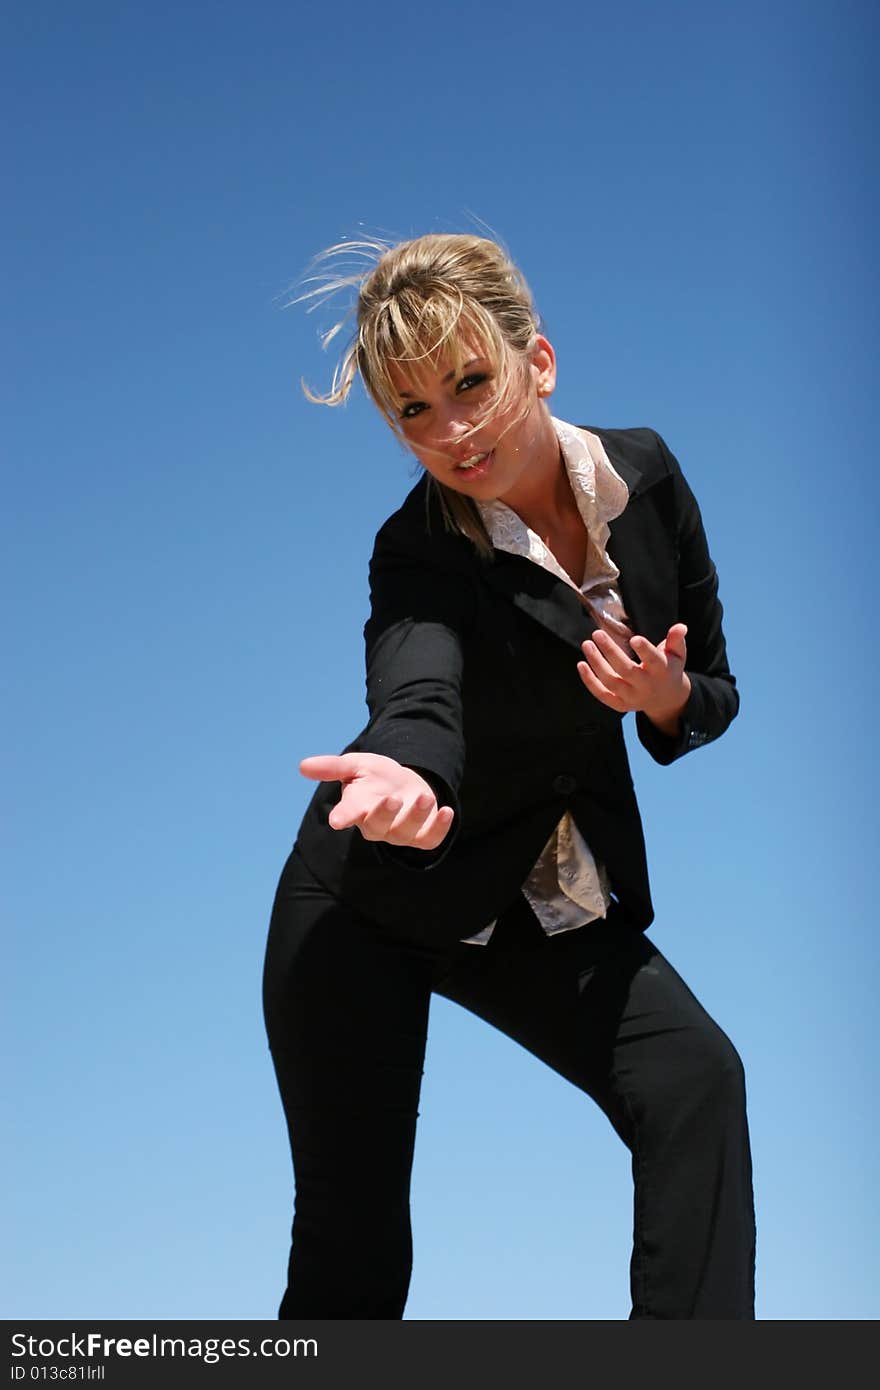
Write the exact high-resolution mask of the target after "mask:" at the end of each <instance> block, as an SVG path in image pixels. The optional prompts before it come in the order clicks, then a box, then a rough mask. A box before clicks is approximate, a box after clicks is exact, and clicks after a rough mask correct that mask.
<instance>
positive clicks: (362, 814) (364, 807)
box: [327, 783, 401, 840]
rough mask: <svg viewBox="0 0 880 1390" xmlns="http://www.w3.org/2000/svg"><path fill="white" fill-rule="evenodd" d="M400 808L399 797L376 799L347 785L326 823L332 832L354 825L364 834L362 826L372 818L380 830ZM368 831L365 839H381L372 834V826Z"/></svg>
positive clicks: (372, 794) (371, 825)
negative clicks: (374, 818)
mask: <svg viewBox="0 0 880 1390" xmlns="http://www.w3.org/2000/svg"><path fill="white" fill-rule="evenodd" d="M386 803H390V804H386ZM400 806H401V802H400V797H391V796H380V797H377V796H376V794H375V792H371V793H364V792H360V791H358V790H357V789H356V787H355V786H354V785H353V784H351V783H349V785H348V786H347V787H346V788H345V791H344V792H343V793H342V797H341V799H340V800H339V801H338V802H337V803H336V805H335V806H334V807H333V810H332V811H331V812H330V815H329V816H328V817H327V821H328V824H329V825H330V827H331V829H333V830H348V829H349V827H350V826H352V825H356V826H357V827H358V829H359V830H360V831H361V833H362V834H364V830H363V827H364V825H365V824H366V823H367V822H368V821H370V820H371V818H372V817H374V816H375V817H376V820H375V822H374V824H375V826H376V827H377V828H379V829H382V828H383V822H384V823H385V824H387V825H390V824H391V822H392V821H393V820H394V817H395V816H396V815H397V812H398V811H399V810H400ZM368 830H369V832H370V833H367V834H364V838H365V839H367V840H372V839H379V838H381V837H380V836H378V835H374V834H373V833H372V831H373V824H370V825H369V826H368Z"/></svg>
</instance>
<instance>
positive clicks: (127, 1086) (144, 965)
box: [0, 0, 880, 1319]
mask: <svg viewBox="0 0 880 1390" xmlns="http://www.w3.org/2000/svg"><path fill="white" fill-rule="evenodd" d="M4 28H5V35H6V43H5V45H4V49H5V57H4V59H3V64H4V67H5V72H4V75H3V82H2V91H3V97H2V102H3V104H4V107H5V112H4V115H5V120H4V128H5V130H6V131H7V132H8V133H9V135H10V136H11V138H10V139H8V140H7V141H6V147H5V159H6V169H7V173H6V186H7V189H8V190H9V192H10V194H11V198H10V199H9V201H8V206H7V211H6V213H5V216H4V225H3V228H2V230H0V236H2V242H3V246H2V251H3V263H4V269H5V270H6V272H7V274H6V275H5V276H4V282H5V283H4V287H3V290H2V294H3V301H4V304H3V308H4V319H5V321H6V324H7V325H8V330H9V331H8V334H7V337H6V344H5V346H4V349H3V353H4V363H3V373H2V379H3V383H4V384H3V387H2V390H3V397H4V399H3V402H2V413H3V419H4V429H3V435H4V455H5V464H6V482H5V493H6V497H7V501H8V503H9V505H8V506H7V507H6V508H5V509H4V511H5V519H4V522H3V528H4V534H3V542H2V554H3V565H4V567H5V570H6V575H5V582H4V594H5V605H4V606H5V610H6V632H7V648H8V650H9V652H10V653H11V657H12V659H11V661H10V662H9V663H8V667H7V672H8V674H7V680H6V715H5V719H4V726H5V730H6V733H7V735H8V737H7V739H6V753H5V782H6V785H7V787H8V792H9V816H8V826H7V834H6V846H7V851H6V853H7V859H6V865H5V868H4V873H3V878H4V884H5V889H6V894H5V896H6V902H7V908H6V916H7V921H8V928H7V931H8V943H9V944H8V952H9V956H10V959H11V963H12V967H13V968H12V970H10V971H9V972H7V987H6V989H7V1004H6V1009H5V1018H6V1024H5V1026H6V1029H7V1038H6V1043H5V1046H6V1055H7V1058H9V1059H10V1062H11V1066H10V1068H9V1070H10V1075H9V1080H8V1094H9V1096H10V1099H11V1104H10V1106H9V1114H10V1117H11V1121H12V1136H11V1139H10V1140H9V1142H7V1144H6V1145H5V1146H4V1154H5V1157H4V1166H5V1169H6V1172H5V1180H4V1184H3V1185H4V1190H5V1192H6V1194H7V1199H8V1202H9V1205H10V1210H9V1212H8V1214H7V1215H6V1218H5V1219H6V1228H7V1231H9V1232H10V1233H11V1235H10V1236H9V1237H8V1238H7V1240H8V1246H9V1248H10V1250H11V1253H12V1258H10V1259H9V1260H8V1262H7V1276H6V1277H7V1279H8V1288H6V1290H5V1291H4V1294H3V1303H4V1309H5V1316H6V1317H29V1318H82V1317H85V1316H89V1317H92V1318H96V1317H103V1318H107V1319H109V1318H119V1319H122V1318H143V1319H162V1318H178V1319H179V1318H211V1319H236V1318H257V1317H273V1316H274V1313H275V1310H276V1308H277V1303H278V1299H279V1297H280V1294H281V1291H282V1287H283V1279H284V1269H285V1263H286V1258H287V1242H288V1232H289V1222H290V1217H291V1205H292V1176H291V1170H290V1159H289V1153H288V1149H287V1140H286V1132H285V1128H284V1123H283V1116H282V1112H281V1106H280V1102H279V1100H278V1097H277V1093H276V1089H275V1079H274V1075H273V1073H272V1069H271V1065H270V1061H269V1056H268V1051H267V1048H266V1043H265V1038H264V1034H263V1024H262V1017H261V1012H260V997H259V984H260V972H261V968H262V952H263V945H264V939H265V931H266V927H267V924H268V916H269V910H270V907H271V902H272V896H273V893H274V889H275V884H276V881H277V878H278V874H279V872H280V869H281V866H282V864H283V862H284V859H285V858H286V855H287V853H288V850H289V848H290V845H291V844H292V841H293V839H294V836H295V834H296V829H297V826H298V823H299V819H300V817H301V815H302V812H303V810H304V807H305V805H306V802H307V800H308V797H309V794H310V791H311V786H310V784H307V783H306V782H305V781H304V780H303V779H302V778H300V776H299V775H298V772H297V763H298V760H299V759H300V757H302V756H304V755H305V754H308V753H317V752H327V751H334V750H337V749H339V748H341V747H342V746H343V745H344V744H345V743H347V742H348V740H349V739H350V738H351V737H352V736H353V735H354V733H356V732H357V730H358V729H359V728H360V727H361V726H362V724H363V722H364V719H365V707H364V701H363V673H362V650H361V631H362V626H363V622H364V619H365V617H366V564H367V560H368V557H369V553H370V549H371V544H372V539H373V535H374V533H375V531H376V529H377V527H378V526H379V524H380V523H381V521H382V520H383V519H384V517H385V516H386V515H387V514H388V513H389V512H391V511H392V510H393V509H394V508H395V507H396V506H397V505H398V503H399V502H400V500H401V499H402V498H403V496H404V495H405V493H406V491H407V490H408V488H409V487H410V486H411V484H412V482H413V481H414V476H415V475H414V473H413V470H412V467H411V464H410V461H409V460H408V459H407V457H406V455H405V454H404V453H403V451H402V450H401V448H400V447H399V446H398V445H397V444H396V443H395V442H394V440H393V439H392V438H391V436H390V435H389V434H388V432H387V430H386V428H385V426H384V425H383V424H382V422H381V420H380V419H379V418H378V416H377V415H376V414H375V412H374V411H373V410H372V408H371V407H370V406H369V405H368V403H367V402H366V401H365V399H364V398H363V395H362V393H360V392H357V393H356V394H355V397H353V398H352V400H351V401H350V402H349V404H348V405H347V406H346V407H345V408H344V409H342V410H337V411H329V410H326V409H323V408H321V407H317V406H313V405H310V404H309V403H308V402H307V401H306V400H305V399H304V397H303V396H302V394H301V392H300V389H299V385H298V382H299V378H300V377H301V376H303V375H304V376H306V377H307V378H308V379H309V380H310V381H311V382H312V383H313V384H314V385H317V386H323V385H325V384H326V383H327V382H328V381H329V377H330V374H331V371H332V358H330V357H328V356H326V355H323V354H322V353H321V350H320V348H319V344H318V336H317V335H318V329H319V328H320V327H322V326H324V327H326V325H327V322H328V318H327V316H326V315H325V316H324V319H323V320H322V319H321V315H320V314H313V315H307V314H305V313H304V311H303V310H302V308H291V309H285V308H284V307H283V306H284V304H285V301H286V298H287V288H288V286H289V285H290V283H291V282H292V281H293V280H294V279H295V278H296V277H297V276H299V275H300V274H301V273H302V272H303V270H304V269H305V267H306V265H307V264H308V262H309V259H310V257H311V256H312V255H313V254H314V253H315V252H316V251H318V250H319V249H320V248H321V247H323V246H326V245H328V244H329V243H331V242H334V241H336V240H338V239H340V238H342V237H347V236H358V235H362V234H365V233H366V234H379V235H385V236H388V237H392V238H400V237H405V236H409V235H413V234H418V233H421V232H425V231H435V230H440V231H470V230H474V229H476V230H480V229H481V228H489V229H491V230H492V231H493V232H494V233H496V234H497V235H498V236H499V237H501V238H502V239H503V240H504V241H505V242H506V244H507V245H508V247H509V248H510V250H511V252H512V254H513V255H514V257H515V258H516V259H517V260H518V261H519V263H520V264H521V265H522V267H523V269H524V270H525V272H526V275H527V276H528V278H529V280H530V283H531V285H532V288H533V290H534V293H535V296H536V299H537V302H538V304H539V306H540V308H541V310H542V313H543V317H544V321H545V324H546V331H547V333H548V335H549V336H550V338H551V339H552V341H553V342H554V344H555V346H556V349H557V352H558V355H559V362H560V375H559V385H558V388H557V393H556V396H555V397H554V401H553V409H554V412H555V413H556V414H558V415H560V416H562V417H563V418H566V419H570V420H574V421H578V422H581V423H587V424H594V425H599V426H602V425H605V426H615V427H626V426H636V425H650V426H651V427H653V428H655V429H657V430H659V431H660V433H661V434H662V435H663V436H664V437H665V439H666V440H667V442H668V443H669V445H670V447H671V448H672V449H673V450H674V452H675V453H676V455H677V456H678V458H679V460H680V462H681V464H682V467H683V468H684V470H685V473H686V475H687V476H688V478H689V480H690V482H691V484H692V486H693V488H694V490H695V492H696V494H697V496H698V498H699V500H700V502H701V505H702V509H703V515H704V520H705V523H706V527H707V531H708V534H709V538H710V544H711V547H712V551H713V555H714V558H715V560H716V563H717V565H718V569H719V572H720V576H721V595H722V599H723V601H724V604H725V611H726V620H725V628H726V632H727V638H728V647H729V652H730V657H731V664H732V666H733V669H734V671H735V673H736V675H737V678H738V682H739V685H740V688H741V692H742V701H743V702H742V712H741V715H740V717H739V719H738V720H737V721H736V723H735V724H734V726H733V727H732V728H731V730H730V732H729V734H728V735H727V736H726V737H725V738H724V739H723V740H722V741H721V742H720V743H718V744H715V745H712V746H710V747H708V748H706V749H703V750H701V751H700V752H698V753H697V754H695V755H693V756H691V757H688V758H686V759H685V760H684V761H683V762H681V763H679V764H678V765H676V766H674V767H672V768H667V769H664V768H660V767H657V766H655V765H654V764H653V763H652V762H651V760H650V759H649V758H648V757H647V755H646V754H645V753H644V752H643V751H642V750H641V749H640V748H639V746H638V744H637V743H636V741H635V740H634V738H633V737H632V731H631V730H630V736H629V742H630V746H631V748H632V762H633V771H634V776H635V780H636V785H637V787H638V788H639V792H640V798H641V804H642V809H643V815H644V820H645V828H646V835H647V840H648V849H649V858H650V864H651V872H652V882H653V889H654V899H655V906H656V910H657V917H656V921H655V923H654V925H653V927H652V928H651V931H650V935H651V937H652V939H653V940H654V942H655V943H656V944H657V945H658V947H659V948H660V949H661V950H662V951H663V952H664V954H665V955H666V956H667V957H668V958H669V959H670V960H671V961H672V963H673V965H675V967H676V969H677V970H679V972H680V973H681V974H682V975H683V976H684V978H685V979H686V980H687V982H688V984H689V985H690V986H691V988H692V989H693V990H694V992H695V993H696V994H697V996H698V997H699V998H700V1000H701V1002H702V1003H703V1004H704V1005H705V1007H706V1008H707V1009H708V1010H709V1012H710V1013H711V1014H712V1015H713V1017H714V1018H715V1019H716V1020H717V1021H718V1022H719V1023H720V1024H721V1026H722V1027H723V1028H724V1029H725V1031H726V1032H727V1033H728V1034H729V1035H730V1036H731V1038H732V1039H733V1040H734V1042H735V1043H736V1045H737V1047H738V1049H739V1051H740V1054H741V1055H742V1057H743V1059H744V1062H745V1065H746V1071H747V1080H748V1095H749V1116H750V1123H751V1131H752V1145H753V1159H754V1165H755V1191H756V1202H757V1214H758V1316H759V1317H761V1318H765V1319H767V1318H769V1319H854V1318H855V1319H866V1318H875V1317H877V1316H878V1312H880V1308H878V1302H877V1294H876V1289H877V1286H878V1275H880V1270H878V1267H877V1255H876V1251H877V1244H878V1242H877V1230H876V1215H875V1212H876V1204H875V1202H874V1190H875V1181H874V1180H875V1179H876V1172H875V1171H874V1169H875V1154H876V1151H877V1139H878V1136H877V1132H876V1119H875V1115H876V1106H875V1105H874V1103H873V1101H872V1096H874V1095H876V1061H877V1049H876V1043H875V1026H874V995H873V990H874V986H875V981H876V978H877V963H878V962H877V948H876V937H875V933H874V931H873V925H874V923H873V912H872V903H873V898H874V896H875V894H874V893H873V891H872V890H873V874H874V863H875V859H876V843H877V835H876V819H875V816H874V802H875V788H876V773H877V767H876V763H877V758H876V742H875V739H874V736H873V722H872V718H871V716H872V714H873V708H872V706H873V700H874V696H875V691H876V684H877V674H876V672H877V662H876V655H875V644H874V640H873V637H872V630H871V629H870V627H869V626H868V621H867V619H868V614H867V603H866V598H867V595H868V594H869V592H870V591H871V590H872V588H873V587H874V585H875V582H876V581H875V574H874V562H875V549H876V546H875V536H876V527H875V518H876V509H877V483H876V469H875V466H874V462H873V457H872V455H873V452H874V448H875V447H876V446H875V442H874V439H873V436H869V425H870V420H871V419H873V418H874V416H875V401H876V388H877V382H876V376H875V372H874V366H873V364H874V360H875V359H876V343H875V341H873V335H872V333H871V327H872V324H873V322H874V321H875V319H876V306H877V272H876V252H875V247H876V244H877V197H876V179H875V168H874V165H873V160H872V152H871V141H870V133H871V126H872V122H873V123H874V125H876V109H875V105H874V100H873V88H874V86H875V83H874V80H873V79H874V71H875V68H876V56H877V45H876V39H877V23H876V10H875V9H874V7H871V6H869V5H867V4H857V3H852V0H849V2H847V0H844V3H840V2H839V0H838V3H835V4H831V3H813V2H812V0H804V3H791V2H790V0H782V2H781V3H770V4H768V3H766V0H763V3H756V2H755V0H742V2H741V3H738V4H736V5H734V4H710V5H707V4H704V3H691V2H690V0H685V2H683V0H670V3H664V4H663V5H660V4H650V3H646V2H645V0H641V2H640V3H635V2H634V0H632V2H630V3H621V4H619V5H617V6H615V7H609V6H607V5H595V4H592V3H586V4H580V5H577V6H576V5H574V4H570V5H569V4H552V3H551V4H545V5H541V6H537V5H534V6H528V7H526V6H522V7H521V6H517V5H512V6H511V5H504V6H502V5H499V4H494V3H489V4H484V5H482V6H479V7H471V6H467V5H460V4H456V3H453V4H449V5H446V6H443V7H442V8H440V7H431V8H430V9H429V10H428V9H426V10H422V9H419V8H416V7H413V6H406V5H402V4H400V3H399V0H392V2H391V3H390V4H387V5H385V6H383V7H382V8H381V10H375V9H365V8H364V7H362V6H356V5H353V4H351V3H350V0H338V3H337V4H336V5H334V6H333V7H331V8H326V7H324V8H321V7H308V8H306V9H305V10H303V9H302V8H301V7H298V6H294V5H289V4H287V5H285V4H280V3H264V4H256V5H248V6H246V5H244V4H242V3H239V2H238V0H236V3H213V4H210V5H209V4H207V3H178V4H175V5H170V4H166V3H157V4H155V5H151V6H149V7H148V6H143V5H133V4H128V3H113V4H110V3H88V0H86V3H84V4H82V5H78V6H70V5H64V4H60V3H55V4H50V3H43V0H33V3H31V4H28V5H27V6H25V5H18V6H14V7H12V9H10V10H8V11H7V14H6V17H5V25H4ZM869 255H870V259H869ZM872 845H874V847H875V848H874V850H872V849H871V846H872ZM708 898H711V899H713V900H714V901H715V903H716V907H715V909H714V910H713V911H712V913H711V914H709V915H707V914H706V913H705V912H704V911H703V910H702V908H701V904H702V903H704V902H705V901H706V900H707V899H708ZM419 1124H420V1128H419V1136H418V1144H417V1153H416V1163H415V1169H414V1178H413V1222H414V1233H415V1245H416V1258H415V1269H414V1275H413V1281H412V1286H411V1293H410V1300H409V1304H408V1307H407V1312H406V1316H407V1318H428V1319H434V1318H438V1319H456V1318H480V1319H493V1318H499V1319H507V1318H523V1319H549V1318H563V1319H578V1318H584V1319H605V1318H607V1319H618V1318H625V1317H626V1316H627V1314H628V1311H629V1290H628V1260H629V1252H630V1236H631V1229H632V1217H631V1178H630V1171H629V1155H628V1153H627V1152H626V1150H625V1148H624V1147H623V1145H622V1144H621V1142H620V1140H619V1139H618V1138H617V1137H616V1135H615V1134H614V1133H613V1131H612V1130H611V1128H610V1126H609V1125H608V1123H607V1121H606V1120H605V1118H604V1116H603V1115H602V1114H601V1113H600V1112H599V1111H598V1110H597V1109H596V1108H595V1107H594V1106H593V1105H592V1103H591V1102H590V1101H589V1100H587V1099H586V1098H585V1097H583V1096H582V1095H581V1094H580V1093H579V1092H577V1091H575V1090H574V1089H573V1088H572V1087H570V1086H569V1085H568V1084H567V1083H565V1082H564V1081H563V1080H562V1079H561V1078H559V1077H558V1076H556V1075H555V1074H554V1073H551V1072H550V1071H549V1070H547V1069H545V1068H543V1067H542V1065H541V1064H540V1063H539V1062H537V1061H536V1060H535V1059H534V1058H532V1057H531V1056H529V1055H528V1054H527V1053H525V1052H523V1051H521V1050H519V1049H518V1048H517V1047H516V1046H515V1045H514V1044H513V1043H511V1042H510V1041H509V1040H507V1039H506V1038H504V1037H502V1036H501V1035H500V1034H498V1033H495V1032H494V1031H493V1030H491V1029H490V1028H488V1027H487V1026H486V1025H485V1024H483V1023H481V1022H479V1021H478V1020H476V1019H474V1018H472V1017H471V1016H470V1015H468V1014H466V1013H465V1012H463V1011H462V1010H459V1009H457V1008H456V1007H455V1006H453V1005H452V1004H450V1003H448V1001H445V1000H442V999H435V1001H434V1003H433V1005H432V1016H431V1033H430V1038H429V1047H428V1056H427V1060H426V1065H425V1077H424V1083H423V1092H422V1103H421V1118H420V1122H419Z"/></svg>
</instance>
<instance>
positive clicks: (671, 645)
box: [663, 623, 687, 661]
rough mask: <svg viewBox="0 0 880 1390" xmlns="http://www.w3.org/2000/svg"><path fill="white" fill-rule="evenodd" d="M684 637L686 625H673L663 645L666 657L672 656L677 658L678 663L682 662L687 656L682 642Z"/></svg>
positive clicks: (685, 646)
mask: <svg viewBox="0 0 880 1390" xmlns="http://www.w3.org/2000/svg"><path fill="white" fill-rule="evenodd" d="M686 636H687V623H673V624H672V627H671V628H670V629H669V631H668V632H667V634H666V640H665V641H664V643H663V645H664V647H665V650H666V655H667V656H674V657H677V658H678V660H679V661H684V659H685V657H686V656H687V644H686V643H685V640H684V639H685V637H686Z"/></svg>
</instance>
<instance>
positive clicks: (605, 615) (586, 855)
mask: <svg viewBox="0 0 880 1390" xmlns="http://www.w3.org/2000/svg"><path fill="white" fill-rule="evenodd" d="M551 418H552V419H553V427H554V429H555V430H556V434H557V437H558V439H559V446H560V449H561V452H562V459H563V462H564V464H565V470H566V472H567V474H568V480H569V482H570V483H571V489H572V492H573V493H574V496H575V500H576V502H577V505H578V511H579V512H580V514H581V516H582V517H583V521H584V525H585V527H586V528H587V538H588V540H587V558H586V563H585V565H584V577H583V582H582V583H581V585H580V588H578V586H577V585H576V584H575V583H574V581H573V580H572V579H571V577H570V575H568V574H567V573H566V571H565V570H564V569H563V568H562V566H561V565H560V564H559V561H558V560H557V559H556V556H555V555H554V554H553V553H552V552H551V551H550V550H548V548H547V546H546V545H545V544H544V542H543V541H542V540H541V538H540V536H537V535H536V534H535V532H534V531H532V530H530V528H529V527H528V526H527V525H526V524H525V522H524V521H522V520H521V518H520V517H519V516H518V515H517V513H516V512H515V511H513V510H512V509H511V508H510V507H508V506H506V505H505V503H504V502H499V501H495V502H479V501H478V502H477V506H478V507H479V509H480V515H481V516H482V518H483V522H484V524H485V526H486V530H487V531H488V533H489V537H490V539H491V541H492V544H493V546H494V547H495V548H496V549H497V550H507V551H510V553H511V554H513V555H523V556H525V557H526V558H527V559H529V560H533V561H534V562H535V564H537V565H541V566H542V567H543V568H544V569H546V570H549V571H550V573H551V574H555V575H557V576H558V578H560V579H562V580H564V581H565V583H566V584H569V585H570V586H571V588H573V589H574V590H575V592H576V593H577V594H578V595H579V596H580V598H581V600H582V602H583V603H584V604H585V605H586V607H587V608H589V610H590V613H591V615H592V617H593V620H594V621H595V622H596V623H597V625H601V626H602V627H603V628H604V629H605V631H606V632H608V633H609V634H610V636H612V637H613V638H614V639H615V641H616V642H618V643H619V644H620V646H621V647H622V648H623V650H624V651H625V652H626V653H627V655H628V656H632V655H633V652H632V651H631V649H630V646H629V639H630V637H631V636H632V631H631V630H630V628H629V625H628V619H627V615H626V612H625V611H624V607H623V603H622V601H621V598H620V594H619V593H618V591H617V589H616V588H615V580H616V579H617V578H618V576H619V574H620V571H619V570H618V568H617V566H616V565H615V564H614V562H613V560H611V559H610V557H609V556H608V554H607V552H606V550H605V546H606V545H607V543H608V536H609V534H610V532H609V527H608V522H609V521H613V519H614V518H615V517H616V516H619V515H620V513H621V512H622V511H623V509H624V507H625V506H626V504H627V501H628V498H629V493H628V491H627V486H626V483H625V482H624V481H623V479H622V478H621V477H620V475H619V474H618V473H616V472H615V470H614V468H613V467H612V465H611V463H610V461H609V459H608V455H607V454H606V453H605V449H604V447H603V445H602V441H601V440H600V439H599V438H598V436H597V435H595V434H591V433H590V431H589V430H582V429H577V428H576V427H575V426H574V425H569V424H566V422H565V421H564V420H557V419H556V418H555V417H551ZM522 891H523V893H524V894H525V896H526V898H527V899H528V901H529V903H530V905H531V907H532V909H533V911H534V913H535V916H536V917H537V918H538V921H539V922H540V923H541V926H542V927H543V928H544V931H545V932H546V933H547V935H548V936H552V935H553V934H554V933H555V932H563V931H571V930H573V928H575V927H581V926H583V925H584V924H585V923H586V922H592V921H594V920H595V919H596V918H597V917H604V916H605V914H606V912H607V911H608V904H609V903H610V901H611V895H610V890H609V883H608V875H607V874H606V872H605V868H604V866H603V865H602V864H597V863H596V860H595V859H594V857H593V854H592V852H591V850H590V847H589V845H588V844H587V843H586V841H585V840H584V838H583V836H582V835H581V833H580V831H579V830H578V828H577V826H576V825H575V823H574V821H573V819H572V817H571V815H570V814H569V812H568V811H566V812H565V813H564V815H563V817H562V819H561V820H560V822H559V824H558V825H557V827H556V829H555V830H554V832H553V834H552V835H551V836H550V839H549V840H548V841H547V844H546V845H545V846H544V848H543V850H542V851H541V854H540V856H539V858H538V862H537V863H536V864H535V867H534V868H533V869H532V872H531V873H530V874H529V876H528V878H527V879H526V881H525V883H524V884H523V888H522ZM496 921H497V918H496ZM494 928H495V922H494V921H493V922H490V923H489V925H488V926H487V927H484V928H483V929H482V931H479V932H477V934H476V935H475V936H468V937H462V940H463V941H466V942H467V943H468V944H469V945H474V946H484V945H485V944H486V942H487V941H488V940H489V938H490V936H491V935H492V932H493V930H494Z"/></svg>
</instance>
